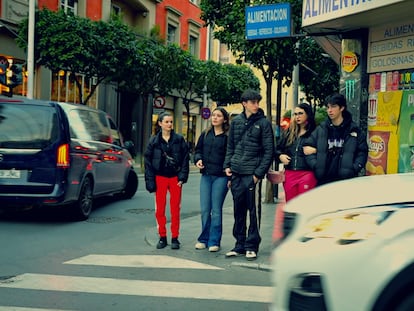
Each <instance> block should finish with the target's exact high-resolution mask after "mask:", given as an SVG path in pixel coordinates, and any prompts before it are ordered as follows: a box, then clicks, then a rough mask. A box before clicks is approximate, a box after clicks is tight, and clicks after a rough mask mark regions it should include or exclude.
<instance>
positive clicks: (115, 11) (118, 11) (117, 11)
mask: <svg viewBox="0 0 414 311" xmlns="http://www.w3.org/2000/svg"><path fill="white" fill-rule="evenodd" d="M112 14H114V15H119V14H121V7H120V6H117V5H116V4H112Z"/></svg>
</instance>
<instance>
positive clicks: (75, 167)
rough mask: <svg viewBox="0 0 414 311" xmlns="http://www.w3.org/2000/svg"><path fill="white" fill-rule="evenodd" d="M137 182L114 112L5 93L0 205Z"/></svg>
mask: <svg viewBox="0 0 414 311" xmlns="http://www.w3.org/2000/svg"><path fill="white" fill-rule="evenodd" d="M137 188H138V177H137V174H136V172H135V171H134V167H133V159H132V156H131V153H130V152H129V151H128V150H127V146H126V145H125V144H124V142H123V140H122V136H121V134H120V133H119V131H118V129H117V127H116V125H115V123H114V122H113V120H112V119H111V117H110V116H109V115H108V114H107V113H105V112H104V111H102V110H97V109H93V108H90V107H87V106H84V105H76V104H65V103H56V102H51V101H40V100H32V99H27V98H7V97H1V96H0V207H1V208H2V209H5V208H6V209H8V208H33V207H40V206H49V207H56V206H63V205H64V206H68V207H70V209H69V211H70V212H71V214H72V215H73V216H74V217H75V218H76V219H79V220H84V219H87V218H88V217H89V215H90V213H91V210H92V207H93V200H94V199H95V198H97V197H99V196H104V195H118V196H119V197H121V198H124V199H129V198H132V197H133V196H134V195H135V192H136V191H137Z"/></svg>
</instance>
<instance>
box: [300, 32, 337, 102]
mask: <svg viewBox="0 0 414 311" xmlns="http://www.w3.org/2000/svg"><path fill="white" fill-rule="evenodd" d="M299 63H300V67H299V68H300V69H299V82H300V86H301V90H302V91H303V92H304V93H305V97H306V98H305V99H306V101H307V102H308V103H310V104H312V105H313V107H314V109H316V108H317V106H320V105H321V103H323V101H324V100H325V99H326V98H327V97H328V96H329V95H330V94H332V93H334V92H338V90H339V78H340V74H339V67H338V64H337V63H336V62H335V61H334V60H332V58H330V57H329V56H328V55H326V54H324V51H323V50H322V48H321V47H320V46H319V45H318V44H317V42H316V41H315V40H314V39H313V38H312V37H305V38H303V39H302V40H301V42H300V51H299Z"/></svg>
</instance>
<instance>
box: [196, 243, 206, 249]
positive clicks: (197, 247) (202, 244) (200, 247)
mask: <svg viewBox="0 0 414 311" xmlns="http://www.w3.org/2000/svg"><path fill="white" fill-rule="evenodd" d="M206 247H207V246H206V244H205V243H201V242H197V243H196V245H195V248H196V249H205V248H206Z"/></svg>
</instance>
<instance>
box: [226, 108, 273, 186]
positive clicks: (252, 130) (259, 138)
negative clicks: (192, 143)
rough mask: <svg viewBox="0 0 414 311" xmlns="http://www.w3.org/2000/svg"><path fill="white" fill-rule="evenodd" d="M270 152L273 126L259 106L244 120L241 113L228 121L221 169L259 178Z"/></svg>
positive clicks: (271, 153) (264, 171)
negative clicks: (225, 147) (224, 156)
mask: <svg viewBox="0 0 414 311" xmlns="http://www.w3.org/2000/svg"><path fill="white" fill-rule="evenodd" d="M246 127H248V129H247V131H245V128H246ZM273 155H274V135H273V129H272V125H271V124H270V122H269V121H268V120H267V119H266V117H265V115H264V113H263V110H262V109H259V111H258V112H257V113H255V114H253V115H251V116H250V117H249V118H248V119H247V118H246V114H245V113H244V112H243V113H241V114H239V115H238V116H236V117H235V118H234V119H233V120H232V122H231V125H230V132H229V138H228V144H227V152H226V158H225V161H224V165H223V167H224V169H226V168H231V170H232V172H233V173H236V174H240V175H255V176H256V177H258V178H259V179H262V178H263V177H264V176H265V174H266V173H267V171H268V170H269V167H270V165H271V164H272V161H273Z"/></svg>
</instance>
